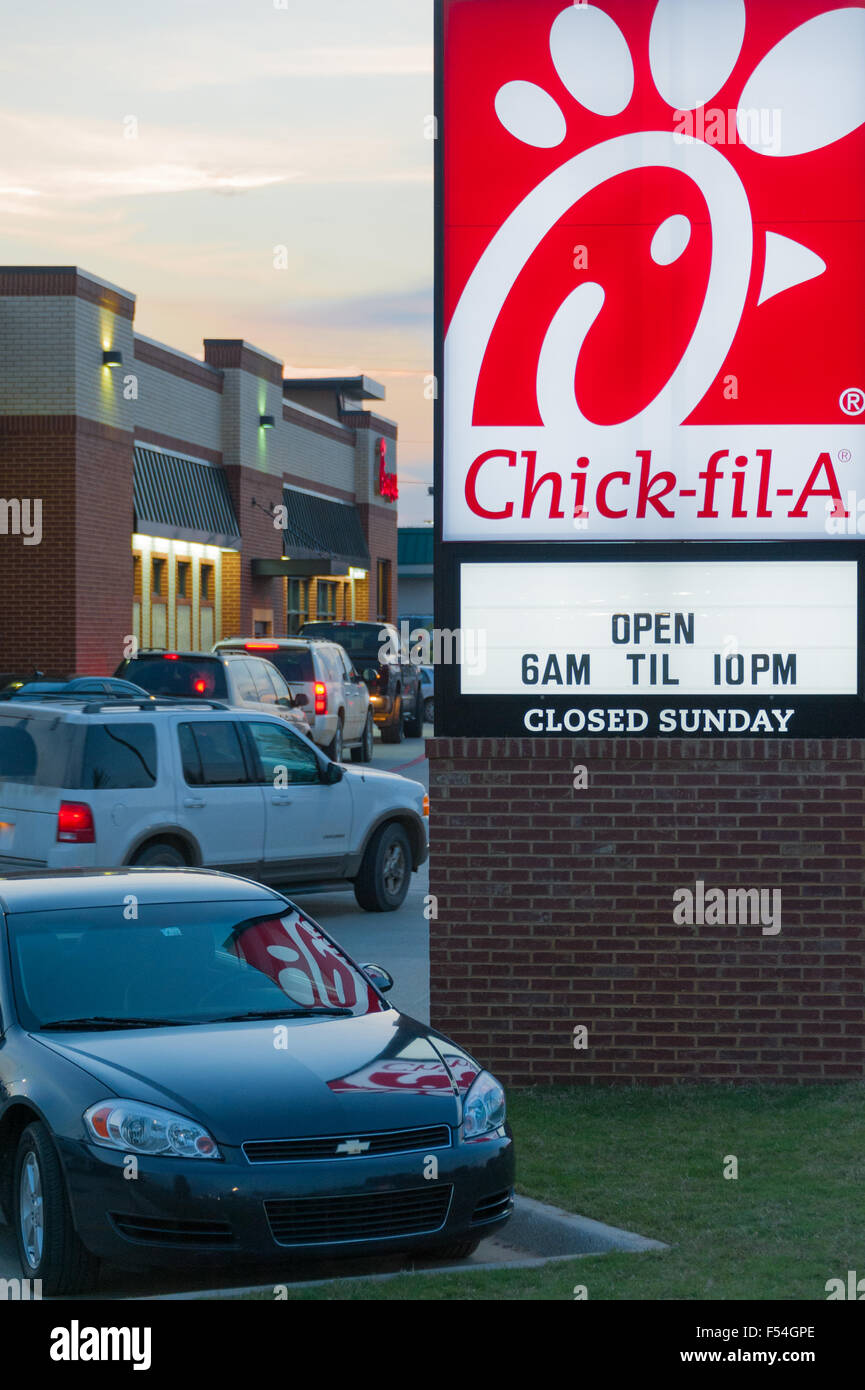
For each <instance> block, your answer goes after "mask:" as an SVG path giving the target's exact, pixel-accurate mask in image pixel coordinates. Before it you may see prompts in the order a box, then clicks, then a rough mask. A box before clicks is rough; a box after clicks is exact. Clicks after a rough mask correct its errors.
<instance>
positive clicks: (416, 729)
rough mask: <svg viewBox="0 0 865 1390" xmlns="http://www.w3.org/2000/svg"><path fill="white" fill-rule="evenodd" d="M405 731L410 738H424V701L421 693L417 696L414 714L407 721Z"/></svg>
mask: <svg viewBox="0 0 865 1390" xmlns="http://www.w3.org/2000/svg"><path fill="white" fill-rule="evenodd" d="M405 731H406V733H407V734H408V736H409V738H423V701H422V700H421V695H420V691H418V693H417V695H416V696H415V701H414V714H413V715H412V716H411V718H410V719H406V721H405Z"/></svg>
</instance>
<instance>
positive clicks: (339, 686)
mask: <svg viewBox="0 0 865 1390" xmlns="http://www.w3.org/2000/svg"><path fill="white" fill-rule="evenodd" d="M213 650H214V651H215V652H219V653H223V652H235V653H240V654H241V655H245V656H246V657H247V659H248V660H250V659H254V658H255V657H266V659H267V660H268V661H269V662H271V663H272V664H273V665H274V666H275V667H276V669H277V671H278V672H279V674H280V675H281V676H282V678H283V680H285V681H286V682H287V683H288V685H289V687H290V689H291V693H292V695H293V696H294V698H295V700H297V699H300V701H301V704H302V705H303V712H304V714H305V715H306V717H307V719H308V720H309V736H310V738H311V739H312V740H313V742H315V743H317V744H318V746H319V748H323V749H324V750H325V752H326V753H327V755H328V757H330V758H333V760H334V762H335V763H338V762H340V760H341V759H342V755H343V750H344V749H346V748H350V749H351V757H352V762H355V763H371V762H372V754H373V739H374V737H375V724H374V722H373V714H372V710H371V708H370V699H369V691H368V690H367V688H366V685H365V683H364V681H363V678H362V677H361V676H359V675H358V673H357V671H356V670H355V668H354V666H353V665H352V663H351V657H350V656H348V654H347V653H346V652H345V651H344V649H343V648H342V647H341V646H340V645H339V643H337V642H324V641H319V640H317V639H313V638H309V637H225V638H223V640H222V641H221V642H217V644H216V646H215V647H214V648H213ZM304 696H305V697H306V702H305V703H304V702H303V697H304Z"/></svg>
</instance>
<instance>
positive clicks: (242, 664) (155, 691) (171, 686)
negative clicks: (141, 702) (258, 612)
mask: <svg viewBox="0 0 865 1390" xmlns="http://www.w3.org/2000/svg"><path fill="white" fill-rule="evenodd" d="M133 671H134V672H135V675H132V674H131V673H132V672H133ZM114 674H115V676H120V677H122V679H123V680H126V681H133V682H134V683H135V684H136V685H140V686H142V687H143V689H144V690H146V691H147V693H148V695H162V696H165V697H167V698H169V699H172V700H175V699H182V700H225V701H226V702H227V703H228V704H229V705H239V706H241V707H242V708H243V709H252V710H257V711H258V712H259V713H260V714H278V715H279V717H280V719H285V720H286V721H287V722H288V723H289V724H293V725H294V727H295V728H296V729H300V731H301V733H304V734H308V733H309V720H308V719H307V717H306V711H305V710H304V709H302V708H300V707H299V706H298V705H297V702H296V700H295V698H294V696H293V695H292V693H291V691H290V690H289V688H288V686H287V685H286V683H285V681H284V680H283V679H282V676H281V675H280V674H279V672H278V671H277V669H276V667H275V666H273V665H272V664H271V663H270V662H269V661H265V660H264V659H263V658H262V657H256V656H249V657H247V656H244V655H239V654H236V653H234V652H229V653H228V654H225V655H224V654H222V653H218V654H213V653H212V652H165V651H162V649H161V648H155V649H154V650H148V649H145V648H142V649H141V651H139V652H138V653H137V654H136V655H135V656H133V657H127V659H126V660H125V661H121V663H120V665H119V666H118V668H117V670H116V671H115V672H114ZM300 703H301V705H303V703H304V702H303V701H301V702H300Z"/></svg>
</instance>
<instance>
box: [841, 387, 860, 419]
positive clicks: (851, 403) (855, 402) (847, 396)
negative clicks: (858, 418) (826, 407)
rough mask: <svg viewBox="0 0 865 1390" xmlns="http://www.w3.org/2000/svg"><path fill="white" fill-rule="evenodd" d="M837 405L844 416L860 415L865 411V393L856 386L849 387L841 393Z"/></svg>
mask: <svg viewBox="0 0 865 1390" xmlns="http://www.w3.org/2000/svg"><path fill="white" fill-rule="evenodd" d="M838 404H839V405H840V407H841V409H842V410H843V411H844V414H845V415H861V414H862V412H863V410H865V391H862V390H860V388H859V387H858V386H850V387H848V389H847V390H846V391H842V392H841V395H840V397H839V400H838Z"/></svg>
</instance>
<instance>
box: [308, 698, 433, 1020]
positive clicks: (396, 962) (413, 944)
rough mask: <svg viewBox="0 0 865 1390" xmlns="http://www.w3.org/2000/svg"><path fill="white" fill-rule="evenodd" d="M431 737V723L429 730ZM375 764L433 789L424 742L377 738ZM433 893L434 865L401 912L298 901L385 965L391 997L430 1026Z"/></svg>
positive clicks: (360, 956)
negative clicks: (429, 904)
mask: <svg viewBox="0 0 865 1390" xmlns="http://www.w3.org/2000/svg"><path fill="white" fill-rule="evenodd" d="M426 731H427V734H428V735H431V734H432V728H431V726H430V725H427V726H426ZM372 766H373V767H376V768H381V770H382V771H383V772H398V773H400V775H401V776H403V777H410V778H411V779H412V781H415V782H420V783H421V784H422V785H423V786H424V787H426V788H427V789H429V764H428V763H427V761H426V756H425V753H424V740H423V739H420V738H413V739H406V741H405V743H398V744H393V743H390V744H387V743H382V742H381V739H379V738H376V744H375V757H374V758H373V761H372ZM427 893H429V863H426V864H424V865H423V867H422V868H421V869H420V871H419V872H418V873H416V874H413V875H412V882H411V888H410V889H409V892H408V897H407V898H406V900H405V902H404V903H403V905H402V907H401V908H400V909H399V911H397V912H364V911H363V910H362V909H361V908H359V907H358V905H357V903H356V902H355V898H354V894H353V893H352V892H348V893H305V894H298V896H297V897H296V898H295V901H296V902H297V905H298V907H302V908H303V909H304V910H305V911H306V912H308V913H309V915H310V917H313V918H315V920H316V921H318V922H320V923H321V925H322V926H323V927H324V929H325V931H328V932H330V934H331V935H332V936H333V937H335V938H336V940H337V941H338V942H339V944H340V945H341V946H344V947H345V949H346V951H348V954H349V955H350V956H351V957H352V958H353V959H354V960H356V961H357V962H358V964H360V965H362V964H364V963H365V962H367V963H368V962H373V963H374V964H376V965H383V966H384V967H385V969H386V970H389V971H390V973H391V974H392V975H393V978H394V982H395V983H394V987H393V991H392V993H391V995H390V998H391V999H392V1000H393V1003H394V1004H395V1005H396V1007H397V1008H398V1009H401V1010H402V1012H403V1013H407V1014H410V1015H411V1016H412V1018H417V1019H420V1021H421V1022H422V1023H428V1022H429V922H428V921H427V920H426V918H425V917H424V912H423V910H424V897H425V895H426V894H427Z"/></svg>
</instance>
